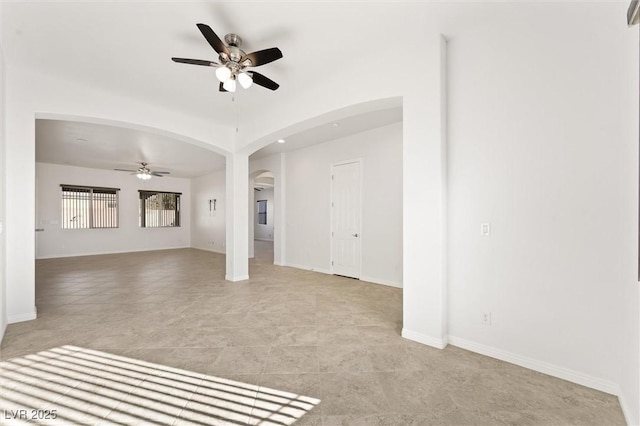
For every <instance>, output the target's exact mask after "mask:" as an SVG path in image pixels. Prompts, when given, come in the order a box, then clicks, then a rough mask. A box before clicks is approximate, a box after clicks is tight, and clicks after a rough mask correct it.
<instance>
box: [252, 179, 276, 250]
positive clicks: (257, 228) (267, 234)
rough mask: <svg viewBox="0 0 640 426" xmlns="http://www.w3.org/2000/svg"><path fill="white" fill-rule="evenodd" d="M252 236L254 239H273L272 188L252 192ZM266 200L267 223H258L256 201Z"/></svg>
mask: <svg viewBox="0 0 640 426" xmlns="http://www.w3.org/2000/svg"><path fill="white" fill-rule="evenodd" d="M253 199H254V200H253V225H254V231H253V238H254V239H256V240H264V241H273V223H274V215H273V212H274V209H273V207H274V204H273V200H274V199H273V188H265V189H263V190H262V191H255V192H254V193H253ZM260 200H267V224H266V225H260V224H258V201H260Z"/></svg>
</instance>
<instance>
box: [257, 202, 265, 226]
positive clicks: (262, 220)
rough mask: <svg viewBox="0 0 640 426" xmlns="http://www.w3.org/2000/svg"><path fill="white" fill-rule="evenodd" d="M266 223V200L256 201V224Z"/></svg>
mask: <svg viewBox="0 0 640 426" xmlns="http://www.w3.org/2000/svg"><path fill="white" fill-rule="evenodd" d="M266 224H267V200H260V201H258V225H266Z"/></svg>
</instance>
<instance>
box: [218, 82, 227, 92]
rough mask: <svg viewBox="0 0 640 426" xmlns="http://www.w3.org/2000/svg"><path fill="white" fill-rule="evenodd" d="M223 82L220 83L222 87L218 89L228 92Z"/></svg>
mask: <svg viewBox="0 0 640 426" xmlns="http://www.w3.org/2000/svg"><path fill="white" fill-rule="evenodd" d="M223 84H224V83H222V82H221V83H220V87H219V89H218V90H219V91H221V92H228V90H225V88H224V87H223Z"/></svg>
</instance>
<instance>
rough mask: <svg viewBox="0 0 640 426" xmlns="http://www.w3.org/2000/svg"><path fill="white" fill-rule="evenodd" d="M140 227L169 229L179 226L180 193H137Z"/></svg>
mask: <svg viewBox="0 0 640 426" xmlns="http://www.w3.org/2000/svg"><path fill="white" fill-rule="evenodd" d="M139 192H140V227H142V228H170V227H178V226H180V195H182V194H180V193H177V192H158V191H139Z"/></svg>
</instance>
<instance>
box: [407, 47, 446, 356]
mask: <svg viewBox="0 0 640 426" xmlns="http://www.w3.org/2000/svg"><path fill="white" fill-rule="evenodd" d="M422 47H423V52H422V56H423V57H425V58H429V61H428V62H425V63H423V64H421V66H420V69H421V78H420V80H419V82H418V81H416V82H415V83H416V84H415V86H414V87H413V88H412V90H411V91H407V92H406V95H405V96H404V99H403V101H404V104H403V184H402V186H403V197H404V198H403V232H402V236H403V328H402V337H405V338H407V339H410V340H414V341H416V342H420V343H424V344H426V345H430V346H434V347H437V348H444V347H445V346H446V345H447V333H448V331H447V321H446V319H447V301H446V295H447V291H446V290H447V277H446V229H447V224H446V185H447V182H446V117H445V112H446V103H445V100H446V98H445V97H446V84H445V83H446V80H445V75H446V74H445V71H446V70H445V64H446V41H445V40H444V39H443V38H442V37H441V36H439V35H433V36H429V37H427V38H426V40H425V43H422Z"/></svg>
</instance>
